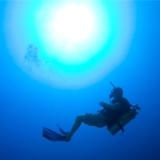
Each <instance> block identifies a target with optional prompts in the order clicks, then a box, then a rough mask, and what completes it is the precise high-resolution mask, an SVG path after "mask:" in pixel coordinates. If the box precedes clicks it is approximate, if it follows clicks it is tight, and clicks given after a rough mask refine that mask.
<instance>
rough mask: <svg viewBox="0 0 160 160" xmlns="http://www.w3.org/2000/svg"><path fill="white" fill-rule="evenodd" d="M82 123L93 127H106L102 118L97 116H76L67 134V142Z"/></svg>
mask: <svg viewBox="0 0 160 160" xmlns="http://www.w3.org/2000/svg"><path fill="white" fill-rule="evenodd" d="M82 123H84V124H87V125H89V126H95V127H104V126H105V125H106V122H105V119H104V117H103V116H101V115H99V114H86V115H81V116H78V117H77V118H76V120H75V122H74V124H73V126H72V128H71V131H70V132H69V133H68V136H67V140H68V141H69V140H70V139H71V138H72V136H73V134H74V133H75V132H76V131H77V129H78V128H79V127H80V126H81V124H82Z"/></svg>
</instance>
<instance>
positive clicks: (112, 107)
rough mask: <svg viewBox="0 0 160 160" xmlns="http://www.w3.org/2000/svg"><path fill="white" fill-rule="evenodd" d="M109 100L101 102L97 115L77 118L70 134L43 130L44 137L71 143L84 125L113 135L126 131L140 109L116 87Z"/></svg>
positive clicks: (61, 131) (62, 131)
mask: <svg viewBox="0 0 160 160" xmlns="http://www.w3.org/2000/svg"><path fill="white" fill-rule="evenodd" d="M111 85H112V86H113V90H112V91H111V93H110V95H109V98H110V100H111V103H105V102H100V106H101V107H102V109H101V110H100V111H98V112H97V113H95V114H90V113H87V114H85V115H79V116H77V117H76V119H75V121H74V124H73V126H72V128H71V130H70V131H69V132H66V131H64V130H63V129H62V128H60V127H59V131H60V133H57V132H55V131H53V130H51V129H49V128H43V137H45V138H47V139H48V140H51V141H66V142H68V141H70V140H71V138H72V136H73V135H74V133H75V132H76V131H77V130H78V128H79V127H80V126H81V124H82V123H84V124H87V125H89V126H95V127H98V128H103V127H107V128H108V130H109V131H110V133H111V134H113V135H114V134H116V133H117V132H118V131H120V130H121V131H124V128H123V127H124V126H125V125H126V124H127V123H128V122H129V121H130V120H132V119H133V118H135V116H136V115H137V113H138V110H139V109H140V108H139V107H138V106H137V105H131V104H130V103H129V101H128V100H127V99H126V98H124V97H123V89H122V88H120V87H115V86H114V85H113V83H111Z"/></svg>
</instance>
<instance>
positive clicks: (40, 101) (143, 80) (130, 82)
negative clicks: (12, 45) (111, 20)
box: [0, 0, 160, 160]
mask: <svg viewBox="0 0 160 160" xmlns="http://www.w3.org/2000/svg"><path fill="white" fill-rule="evenodd" d="M135 4H136V30H135V32H134V37H133V40H132V44H131V46H130V49H129V54H128V55H127V57H126V59H125V60H124V61H123V63H121V65H119V66H118V67H117V68H116V69H114V70H113V72H112V73H110V74H109V75H106V76H105V77H104V78H103V79H102V80H100V81H98V82H97V83H95V84H93V85H91V86H88V87H85V88H82V89H58V88H54V87H50V86H48V85H45V84H43V83H41V82H39V81H36V80H34V79H32V78H31V77H30V76H28V75H27V74H26V73H25V72H23V71H22V69H21V68H20V67H18V66H17V65H16V64H15V61H14V60H13V59H12V57H11V54H10V53H9V50H8V46H7V43H6V37H5V35H4V34H3V30H2V29H1V30H0V76H1V80H0V160H135V159H137V160H142V159H148V160H151V159H154V160H159V159H160V128H159V126H160V125H159V122H160V108H159V107H160V83H159V82H160V64H159V62H160V25H159V24H160V22H159V17H160V1H158V0H157V1H136V2H135ZM0 6H1V7H0V26H1V27H2V28H3V27H4V10H5V1H3V2H1V3H0ZM109 80H112V81H113V82H114V83H115V84H116V85H119V86H121V87H122V88H123V89H124V92H125V97H127V98H128V99H129V100H130V102H131V103H138V104H139V105H140V106H141V112H140V114H139V115H138V116H137V118H136V119H135V120H134V121H132V122H131V123H130V124H129V125H127V127H126V128H125V132H124V133H123V134H122V133H118V134H117V135H115V136H112V135H111V134H110V133H109V132H108V131H107V130H106V129H97V128H94V127H89V126H86V125H82V126H81V128H80V129H79V130H78V131H77V133H76V134H75V136H74V137H73V139H72V141H71V142H69V143H63V142H62V143H54V142H49V141H47V140H45V139H44V138H43V137H42V136H41V130H42V127H43V126H47V127H49V128H52V129H55V130H57V127H56V125H57V124H60V125H61V126H63V127H64V128H65V129H69V128H70V127H71V125H72V123H73V121H74V119H75V117H76V116H77V115H80V114H83V113H87V112H91V113H94V112H96V111H97V110H98V109H99V105H98V103H99V101H101V100H105V99H108V94H109V92H110V90H111V86H110V84H109Z"/></svg>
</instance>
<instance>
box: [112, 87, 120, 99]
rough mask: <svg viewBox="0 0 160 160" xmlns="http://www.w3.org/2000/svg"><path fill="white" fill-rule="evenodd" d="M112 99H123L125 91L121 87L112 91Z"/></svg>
mask: <svg viewBox="0 0 160 160" xmlns="http://www.w3.org/2000/svg"><path fill="white" fill-rule="evenodd" d="M109 97H110V98H121V97H123V90H122V88H120V87H115V88H113V90H112V91H111V94H110V95H109Z"/></svg>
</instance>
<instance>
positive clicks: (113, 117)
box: [101, 97, 131, 125]
mask: <svg viewBox="0 0 160 160" xmlns="http://www.w3.org/2000/svg"><path fill="white" fill-rule="evenodd" d="M111 105H113V110H112V109H110V108H104V109H103V110H101V114H102V115H103V116H105V117H106V123H107V124H110V125H111V124H113V123H116V122H117V121H118V119H119V118H120V117H121V116H123V115H124V114H125V113H127V112H129V111H130V106H131V105H130V103H129V102H128V100H127V99H126V98H124V97H121V98H120V99H118V100H115V99H113V100H112V103H111Z"/></svg>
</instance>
